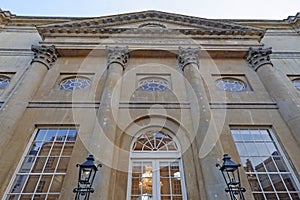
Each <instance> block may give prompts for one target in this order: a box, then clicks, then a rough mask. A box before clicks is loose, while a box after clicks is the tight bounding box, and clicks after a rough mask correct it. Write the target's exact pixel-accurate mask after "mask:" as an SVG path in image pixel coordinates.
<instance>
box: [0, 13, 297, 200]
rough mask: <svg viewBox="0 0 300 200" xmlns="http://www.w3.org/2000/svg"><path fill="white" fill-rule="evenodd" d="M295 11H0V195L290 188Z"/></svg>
mask: <svg viewBox="0 0 300 200" xmlns="http://www.w3.org/2000/svg"><path fill="white" fill-rule="evenodd" d="M299 90H300V15H299V14H297V15H296V16H291V17H288V18H287V19H284V20H222V19H219V20H215V19H204V18H198V17H191V16H184V15H178V14H172V13H165V12H160V11H145V12H137V13H127V14H119V15H113V16H104V17H94V18H81V17H77V18H75V17H38V16H17V15H14V14H12V13H11V12H9V11H2V10H1V12H0V105H1V111H0V130H1V131H0V136H1V140H0V146H1V148H0V185H1V187H0V197H1V198H2V199H5V200H6V199H13V200H17V199H24V200H27V199H74V198H75V194H74V193H73V189H74V188H76V187H77V179H78V168H76V164H77V163H82V162H83V161H84V160H85V158H86V157H87V156H88V155H89V154H92V155H93V156H94V158H95V163H96V164H100V163H101V164H102V167H101V168H99V172H98V173H97V174H96V177H95V181H94V184H93V188H94V189H95V192H94V193H92V194H91V196H90V199H103V200H109V199H119V200H129V199H130V200H133V199H134V200H138V199H139V200H150V199H151V200H167V199H168V200H171V199H172V200H179V199H182V200H200V199H201V200H205V199H210V200H212V199H222V200H223V199H229V196H228V193H226V192H225V191H224V190H225V188H226V184H225V182H224V180H223V177H222V174H221V172H220V171H219V169H218V168H217V167H216V163H222V158H223V154H229V155H230V156H231V157H232V160H234V161H236V162H238V163H241V166H242V167H241V169H240V170H241V183H242V186H243V187H245V189H246V192H245V198H246V199H300V184H299V175H300V174H299V173H300V159H299V152H300V106H299V105H300V98H299V97H300V96H299Z"/></svg>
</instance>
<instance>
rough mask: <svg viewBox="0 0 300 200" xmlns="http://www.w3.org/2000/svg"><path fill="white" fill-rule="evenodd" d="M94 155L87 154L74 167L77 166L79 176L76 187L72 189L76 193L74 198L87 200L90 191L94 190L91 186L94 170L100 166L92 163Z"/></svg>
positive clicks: (94, 174)
mask: <svg viewBox="0 0 300 200" xmlns="http://www.w3.org/2000/svg"><path fill="white" fill-rule="evenodd" d="M93 161H94V156H93V155H89V156H88V157H87V158H86V161H85V162H84V163H82V164H81V165H80V164H77V165H76V167H79V176H78V184H77V188H75V189H74V190H73V192H74V193H76V196H75V200H88V199H89V197H90V193H93V192H94V191H95V190H94V188H92V185H93V182H94V179H95V176H96V172H97V171H98V167H102V166H101V164H99V165H98V166H96V165H95V164H94V162H93Z"/></svg>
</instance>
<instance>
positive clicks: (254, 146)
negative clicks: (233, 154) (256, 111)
mask: <svg viewBox="0 0 300 200" xmlns="http://www.w3.org/2000/svg"><path fill="white" fill-rule="evenodd" d="M231 134H232V136H233V139H234V141H235V144H236V148H237V150H238V153H239V155H240V158H241V162H242V165H243V167H244V170H245V172H246V174H247V177H248V181H249V184H250V186H251V190H252V193H253V195H254V197H255V199H277V200H281V199H300V191H299V182H298V180H297V178H296V176H295V175H294V173H293V171H292V169H291V167H290V166H289V165H288V162H287V160H286V158H285V156H284V154H283V153H282V150H281V148H280V146H279V145H278V143H277V142H276V140H275V138H274V136H273V135H272V134H271V132H270V131H269V130H268V129H232V130H231Z"/></svg>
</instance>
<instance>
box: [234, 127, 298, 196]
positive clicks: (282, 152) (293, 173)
mask: <svg viewBox="0 0 300 200" xmlns="http://www.w3.org/2000/svg"><path fill="white" fill-rule="evenodd" d="M230 130H231V131H232V130H238V131H240V130H249V131H251V130H252V131H253V130H258V131H261V130H265V131H267V132H268V134H269V136H270V137H271V140H272V142H273V144H274V145H275V147H276V149H277V150H278V152H279V153H280V155H281V157H282V159H283V162H284V164H285V165H286V168H287V169H288V172H286V174H288V173H289V175H290V176H291V177H292V179H293V181H294V183H295V187H296V188H297V191H300V183H299V180H298V178H297V176H296V174H295V171H294V170H293V168H292V167H291V163H290V162H289V160H288V159H287V156H286V153H285V152H284V150H283V148H282V146H281V144H280V143H279V141H278V140H277V138H276V135H275V134H274V132H273V131H272V129H270V128H265V127H231V128H230ZM231 134H232V133H231ZM234 142H235V144H236V141H234ZM253 157H254V156H253ZM260 173H262V172H246V174H247V175H248V174H255V175H257V174H260ZM263 174H266V175H268V176H269V175H271V174H277V175H279V174H285V173H282V172H263ZM258 183H259V185H260V187H262V186H261V182H260V181H259V180H258ZM284 184H285V183H284ZM271 185H272V187H273V188H274V192H272V193H275V195H276V197H277V198H278V199H279V197H278V191H277V190H276V188H275V187H274V185H273V183H272V182H271ZM285 187H286V186H285ZM251 192H252V193H253V194H257V193H261V194H262V195H263V196H264V198H266V197H265V193H267V192H263V191H261V192H258V191H252V190H251ZM287 193H288V195H289V196H290V192H289V191H288V190H287ZM298 194H299V193H298ZM290 198H291V197H290Z"/></svg>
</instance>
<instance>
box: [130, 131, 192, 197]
mask: <svg viewBox="0 0 300 200" xmlns="http://www.w3.org/2000/svg"><path fill="white" fill-rule="evenodd" d="M129 169H130V171H129V178H128V190H127V200H165V199H170V200H186V199H187V196H186V190H185V183H184V173H183V171H184V170H183V166H182V161H181V152H180V145H179V143H178V142H177V140H176V137H175V136H173V134H169V133H166V132H164V131H157V130H155V129H154V130H147V131H143V133H142V134H140V135H139V137H137V138H136V139H135V140H134V141H133V144H132V146H131V154H130V167H129Z"/></svg>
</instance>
